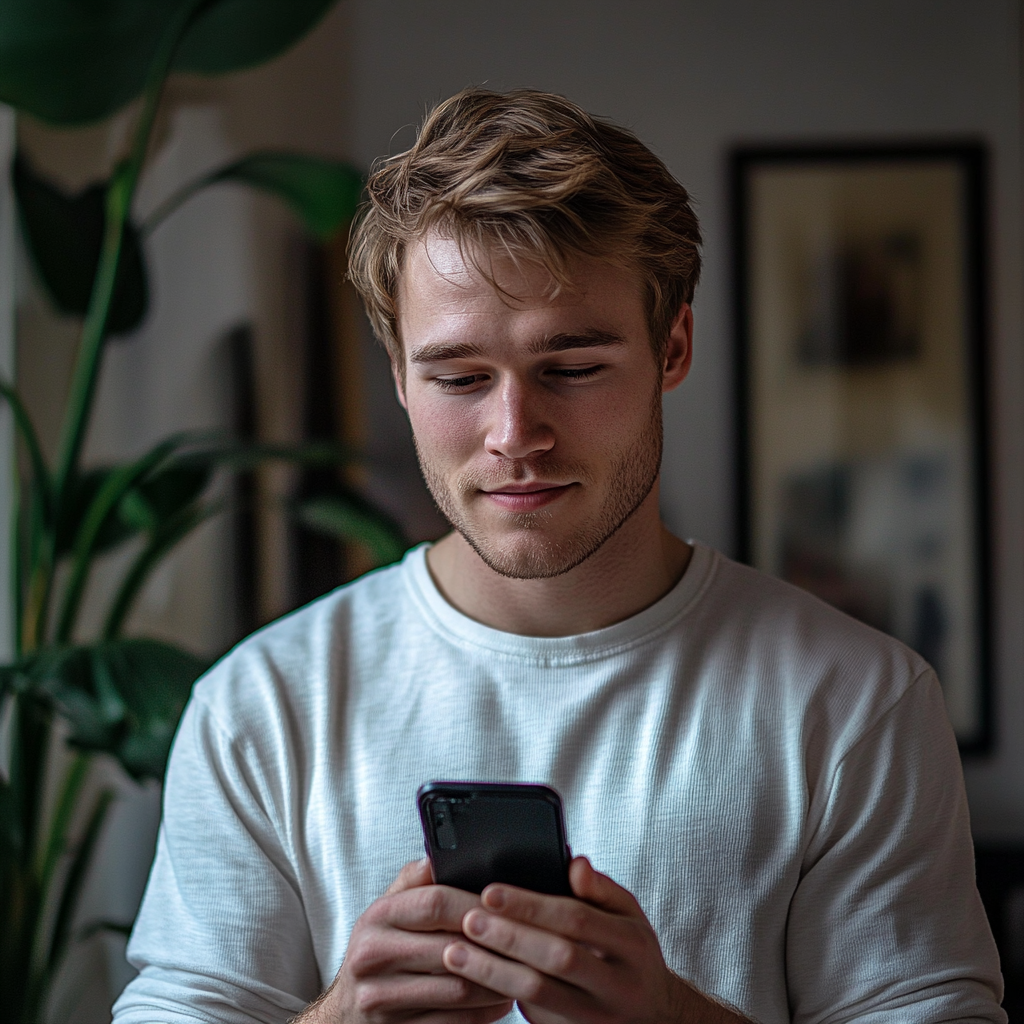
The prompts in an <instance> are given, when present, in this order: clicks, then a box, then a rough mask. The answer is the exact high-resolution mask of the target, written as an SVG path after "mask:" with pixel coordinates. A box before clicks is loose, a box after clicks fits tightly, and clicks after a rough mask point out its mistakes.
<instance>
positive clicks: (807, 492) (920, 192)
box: [732, 144, 991, 752]
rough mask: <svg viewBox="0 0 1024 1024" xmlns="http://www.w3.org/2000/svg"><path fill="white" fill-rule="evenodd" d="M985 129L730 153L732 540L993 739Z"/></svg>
mask: <svg viewBox="0 0 1024 1024" xmlns="http://www.w3.org/2000/svg"><path fill="white" fill-rule="evenodd" d="M985 180H986V155H985V151H984V149H983V147H981V146H980V145H973V144H971V145H927V146H926V145H922V146H914V147H908V146H875V147H863V146H857V147H855V146H847V147H833V148H822V147H813V148H812V147H805V148H793V147H790V148H775V149H771V148H744V149H740V150H737V151H735V152H734V153H733V156H732V187H733V203H734V214H735V220H734V230H735V259H736V264H735V278H736V297H737V310H736V325H737V338H738V345H737V359H736V366H737V390H738V394H737V409H738V419H739V422H738V425H737V426H738V440H739V445H738V447H739V459H738V480H737V483H738V496H739V513H740V514H739V534H740V536H739V538H738V550H739V552H740V556H741V557H742V558H743V559H744V560H745V561H748V562H749V563H750V564H752V565H754V566H756V567H757V568H759V569H762V570H764V571H766V572H769V573H772V574H773V575H776V576H779V577H781V578H783V579H786V580H789V581H790V582H792V583H794V584H796V585H797V586H800V587H803V588H805V589H807V590H809V591H811V592H812V593H814V594H816V595H817V596H819V597H821V598H823V599H824V600H825V601H828V602H829V603H831V604H833V605H835V606H836V607H838V608H841V609H842V610H843V611H845V612H848V613H849V614H851V615H853V616H855V617H856V618H859V619H862V620H863V621H865V622H867V623H869V624H870V625H872V626H876V627H877V628H879V629H881V630H883V631H885V632H886V633H890V634H892V635H893V636H896V637H898V638H899V639H901V640H903V641H904V642H906V643H907V644H909V645H910V646H911V647H913V648H915V649H916V650H917V651H918V652H920V653H921V654H922V655H923V656H924V657H925V658H926V659H927V660H928V661H929V662H931V664H932V665H933V666H934V667H935V668H936V670H937V671H938V674H939V678H940V680H941V681H942V685H943V689H944V693H945V697H946V703H947V707H948V709H949V714H950V718H951V720H952V722H953V726H954V729H955V731H956V734H957V737H958V739H959V741H960V744H961V749H962V750H964V751H972V752H980V751H983V750H985V749H987V748H988V746H989V743H990V734H991V729H990V725H991V722H990V717H991V716H990V688H989V647H990V645H989V637H988V633H989V614H988V587H989V581H988V565H989V555H988V537H987V522H988V510H987V500H986V493H987V467H986V458H985V452H986V427H985V408H986V405H985V320H986V314H985V308H986V303H985V258H984V257H985V242H984V228H985Z"/></svg>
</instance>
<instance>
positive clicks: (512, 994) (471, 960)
mask: <svg viewBox="0 0 1024 1024" xmlns="http://www.w3.org/2000/svg"><path fill="white" fill-rule="evenodd" d="M444 963H445V967H447V968H448V970H449V971H451V973H452V974H453V975H458V976H459V977H461V978H464V979H466V980H468V981H472V982H474V983H475V984H477V985H479V986H481V987H483V988H485V989H488V990H490V991H493V992H499V993H501V994H502V995H505V996H507V997H508V998H510V999H515V1000H517V1001H518V1002H520V1003H536V1004H538V1005H540V1006H543V1007H544V1008H545V1009H546V1010H550V1011H553V1012H556V1013H557V1012H558V1011H559V1010H567V1009H569V1008H575V1009H576V1010H578V1009H579V1006H580V1001H581V1000H587V999H588V998H589V997H588V996H587V994H586V993H584V992H581V991H580V990H579V989H577V988H575V987H573V986H570V985H567V984H566V983H565V982H563V981H559V980H558V979H556V978H552V977H550V976H548V975H546V974H543V973H542V972H540V971H537V970H534V969H533V968H532V967H529V966H528V965H526V964H522V963H518V962H517V961H515V960H507V959H505V958H504V957H501V956H495V954H493V953H490V952H488V951H487V950H485V949H481V948H480V947H479V946H475V945H471V944H470V943H464V942H453V943H452V944H451V945H450V946H449V947H448V948H447V949H446V950H445V952H444Z"/></svg>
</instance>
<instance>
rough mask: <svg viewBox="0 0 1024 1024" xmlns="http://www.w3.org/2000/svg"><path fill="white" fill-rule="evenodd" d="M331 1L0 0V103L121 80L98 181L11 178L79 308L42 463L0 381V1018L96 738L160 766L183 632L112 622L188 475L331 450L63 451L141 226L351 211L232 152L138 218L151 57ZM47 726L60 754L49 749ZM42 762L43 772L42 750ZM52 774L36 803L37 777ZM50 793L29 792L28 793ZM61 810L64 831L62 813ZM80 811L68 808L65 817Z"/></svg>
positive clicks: (63, 121) (41, 989) (77, 101)
mask: <svg viewBox="0 0 1024 1024" xmlns="http://www.w3.org/2000/svg"><path fill="white" fill-rule="evenodd" d="M333 2H334V0H288V2H287V3H282V2H281V0H147V2H146V3H138V2H137V0H105V2H102V3H101V2H99V0H89V2H86V0H5V3H4V4H3V5H2V6H0V101H2V102H6V103H8V104H10V105H11V106H13V107H14V108H15V109H17V110H20V111H24V112H27V113H29V114H31V115H33V116H35V117H37V118H40V119H42V120H44V121H47V122H49V123H51V124H54V125H58V126H72V125H77V124H82V123H86V122H91V121H96V120H100V119H102V118H105V117H107V116H109V115H111V114H112V113H114V112H116V111H118V110H120V109H121V108H122V107H124V106H125V104H127V103H129V102H130V101H133V100H136V99H138V98H140V97H141V102H140V104H139V108H138V113H137V116H136V122H135V127H134V135H133V138H132V141H131V145H130V150H129V152H128V153H127V154H126V155H125V156H124V157H123V159H121V160H119V161H118V162H117V163H116V165H115V167H114V169H113V171H112V173H111V175H110V177H109V179H108V180H107V181H104V182H100V183H98V184H96V185H94V186H92V187H91V188H89V189H86V190H85V191H84V192H82V193H80V194H78V195H67V194H65V193H63V192H62V191H61V190H60V189H58V188H57V187H55V186H54V185H53V184H52V183H50V182H48V181H46V180H45V179H43V178H41V177H39V176H38V175H37V174H36V172H35V171H34V170H33V168H32V167H31V166H30V164H29V163H28V162H26V161H25V160H24V159H22V158H20V157H19V158H16V160H15V162H14V166H13V168H12V181H13V185H14V190H15V195H16V198H17V203H18V208H19V215H20V221H21V226H22V232H23V236H24V238H25V241H26V247H27V249H28V251H29V253H30V254H31V257H32V259H33V262H34V264H35V267H36V270H37V271H38V274H39V277H40V278H41V280H42V281H43V283H44V284H45V286H46V290H47V291H48V292H49V294H50V297H51V298H52V300H53V302H54V304H55V305H56V307H57V308H58V309H59V310H61V311H62V312H64V313H70V314H77V315H79V316H80V317H81V318H82V327H81V336H80V342H79V347H78V352H77V357H76V365H75V370H74V376H73V381H72V385H71V391H70V396H69V399H68V403H67V407H66V410H65V414H64V419H63V428H62V435H61V440H60V446H59V451H58V454H57V458H56V460H55V464H53V465H49V464H48V463H47V460H46V458H45V457H44V454H43V451H42V448H41V446H40V443H39V440H38V437H37V434H36V431H35V429H34V427H33V423H32V419H31V417H30V415H29V412H28V410H27V409H26V407H25V405H24V403H23V402H22V400H21V398H20V397H19V395H18V393H17V391H16V389H15V388H14V386H13V385H12V383H11V382H9V381H0V396H2V398H3V399H4V400H5V401H6V402H7V403H8V405H9V406H10V408H11V410H12V411H13V414H14V420H15V425H16V431H17V434H18V438H19V441H20V445H21V448H22V451H23V455H24V459H23V462H24V463H25V464H26V465H27V467H28V470H27V472H25V473H23V474H22V479H20V480H18V481H17V482H16V491H17V493H16V494H15V497H14V514H13V520H14V534H13V538H12V554H13V559H12V561H13V574H12V580H11V586H12V594H13V607H14V609H15V615H16V622H15V623H14V626H15V635H16V650H15V652H14V659H13V661H12V662H11V663H10V664H7V665H5V666H2V667H0V702H3V704H4V705H5V706H6V708H7V711H8V714H9V716H10V717H9V727H10V733H9V743H8V747H9V757H8V763H7V764H5V765H0V1006H2V1007H3V1008H4V1013H5V1019H9V1020H12V1021H19V1022H32V1021H37V1020H40V1019H41V1018H42V1015H43V1013H44V1007H45V1002H46V999H47V996H48V993H49V991H50V989H51V987H52V984H53V981H54V978H55V976H56V972H57V970H58V968H59V966H60V964H61V962H62V959H63V957H64V955H65V954H66V953H67V951H68V949H69V948H70V946H71V945H72V944H73V942H74V941H75V940H76V938H77V936H76V935H75V934H74V932H73V922H74V918H75V911H76V905H77V900H78V895H79V892H80V889H81V885H82V881H83V878H84V876H85V874H86V871H87V869H88V867H89V863H90V858H91V855H92V852H93V850H94V848H95V844H96V841H97V838H98V836H99V835H100V832H101V829H102V827H103V824H104V821H105V818H106V815H107V811H108V808H109V805H110V801H111V799H112V794H111V793H110V792H108V791H102V792H100V793H99V795H98V796H97V797H95V799H94V800H93V802H92V803H91V805H90V806H89V807H87V808H84V809H83V808H82V807H80V804H81V801H82V798H83V794H84V793H85V792H87V790H86V789H85V788H84V786H85V782H86V780H87V777H88V774H89V771H90V766H91V764H92V761H93V759H94V757H95V756H96V754H97V753H100V752H103V753H106V754H110V755H113V756H114V757H115V758H116V759H117V760H118V761H119V762H120V763H121V765H123V767H124V769H125V770H126V771H127V772H128V773H129V774H130V775H131V776H133V777H135V778H139V779H141V778H145V777H152V778H157V779H159V778H161V777H162V774H163V770H164V766H165V762H166V758H167V753H168V749H169V745H170V740H171V737H172V735H173V732H174V728H175V726H176V724H177V720H178V717H179V715H180V713H181V710H182V708H183V706H184V703H185V701H186V699H187V696H188V693H189V691H190V689H191V686H192V683H193V682H194V680H195V679H196V677H197V676H198V675H199V674H200V672H201V671H202V670H203V669H204V668H205V667H206V665H205V662H204V661H203V660H202V659H200V658H197V657H196V656H194V655H193V654H191V653H189V652H188V651H185V650H182V649H180V648H177V647H174V646H172V645H169V644H166V643H162V642H159V641H157V640H154V639H149V638H145V637H135V636H131V637H126V636H124V635H123V629H124V625H125V621H126V619H127V617H128V614H129V612H130V611H131V609H132V606H133V603H134V601H135V599H136V597H137V596H138V594H139V593H140V591H141V589H142V587H143V585H144V584H145V582H146V580H147V579H148V577H149V575H150V573H151V571H152V570H153V568H154V567H155V566H156V565H157V564H159V562H160V561H161V560H162V559H163V558H164V556H165V555H166V554H167V553H168V552H169V551H170V550H171V549H172V548H173V547H174V546H175V545H176V544H177V543H178V542H179V541H181V540H182V539H183V538H184V537H186V536H187V535H188V534H190V533H191V532H192V531H193V530H194V529H195V528H196V527H197V526H198V525H199V524H200V523H202V522H203V521H205V520H206V519H207V518H209V516H211V515H213V514H215V513H216V512H217V511H218V509H219V506H218V504H217V503H216V501H215V500H214V499H212V498H211V497H210V496H209V488H208V485H209V483H210V480H211V477H212V475H213V474H214V472H215V471H216V470H217V469H218V468H221V467H225V466H226V467H228V468H234V469H240V468H251V467H252V466H254V465H256V464H258V463H259V462H261V461H263V460H266V459H285V460H291V461H297V462H302V463H306V464H311V463H315V464H321V465H323V464H333V463H338V462H341V461H344V460H345V458H346V457H347V456H346V454H345V453H344V452H343V451H341V450H339V449H338V448H337V447H336V446H333V445H329V444H320V445H317V444H308V445H305V446H298V447H286V446H277V447H274V446H266V445H263V446H261V445H257V444H252V443H248V444H247V443H241V442H239V441H233V440H230V439H225V438H218V437H214V436H209V435H195V434H180V435H176V436H174V437H170V438H167V439H166V440H164V441H163V442H161V443H160V444H158V445H157V446H156V447H154V448H153V449H152V450H150V451H148V452H145V453H144V454H143V455H141V456H140V457H138V458H136V459H133V460H131V461H128V462H125V463H123V464H120V465H113V466H103V467H92V468H83V466H82V458H81V456H82V447H83V442H84V439H85V437H86V434H87V431H88V428H89V423H90V417H91V413H92V410H93V405H94V396H95V392H96V383H97V379H98V376H99V373H100V370H101V365H102V359H103V353H104V348H105V345H106V344H107V342H108V339H109V338H110V337H111V335H113V334H117V333H124V332H128V331H131V330H132V329H134V328H135V327H136V326H137V325H138V324H139V323H140V322H141V321H142V319H143V318H144V316H145V313H146V305H147V285H146V261H145V254H144V249H145V237H146V235H148V233H149V232H150V231H152V230H153V229H154V228H155V227H156V226H157V225H158V224H159V223H160V222H161V221H162V220H163V219H164V218H166V217H168V216H170V215H171V214H172V213H173V212H174V210H176V209H177V208H178V206H180V205H181V204H182V203H183V202H185V201H186V200H187V199H188V198H190V197H191V196H192V195H194V194H195V193H196V192H197V191H199V190H200V189H202V188H203V187H205V186H207V185H209V184H211V183H213V182H215V181H223V180H234V181H239V182H243V183H247V184H249V185H252V186H254V187H257V188H260V189H263V190H267V191H270V192H272V193H274V194H276V195H278V196H279V197H280V198H282V199H283V200H284V201H285V202H287V203H288V204H290V205H291V206H292V207H293V208H294V210H295V211H296V212H297V213H298V214H299V216H300V218H301V219H302V220H303V222H304V223H305V225H306V227H307V228H308V229H309V230H310V231H311V232H312V233H314V234H315V235H319V236H321V237H326V236H328V235H330V234H332V233H333V232H334V231H336V230H338V229H339V228H340V227H341V226H343V225H344V224H345V223H346V222H347V221H348V220H349V219H350V218H351V216H352V213H353V212H354V209H355V205H356V203H357V201H358V197H359V194H360V191H361V188H362V178H361V175H360V174H359V172H358V171H357V170H356V169H354V168H352V167H349V166H347V165H344V164H339V163H334V162H330V161H325V160H318V159H314V158H310V157H305V156H301V155H298V154H292V153H280V152H264V153H254V154H251V155H249V156H247V157H243V158H242V159H240V160H236V161H234V162H232V163H231V164H229V165H227V166H225V167H222V168H219V169H218V170H216V171H214V172H212V173H210V174H208V175H206V176H204V177H203V178H202V179H200V180H197V181H195V182H192V183H190V184H188V185H186V186H185V187H184V188H183V189H182V190H181V191H180V192H178V193H177V194H176V195H174V196H171V197H170V198H169V199H168V200H167V201H166V202H165V203H164V204H163V205H162V206H161V207H160V208H159V209H158V210H156V212H155V213H154V214H153V215H152V216H151V217H150V219H149V221H148V222H147V223H145V224H138V223H136V221H135V219H134V217H133V212H132V202H133V197H134V194H135V190H136V185H137V183H138V182H139V178H140V175H141V174H142V172H143V170H144V165H145V161H146V155H147V149H148V146H149V143H150V136H151V133H152V130H153V124H154V118H155V115H156V112H157V108H158V105H159V102H160V96H161V91H162V88H163V85H164V83H165V81H166V79H167V77H168V75H169V74H171V73H172V72H174V71H175V70H187V71H194V72H200V73H206V74H220V73H224V72H229V71H232V70H235V69H238V68H243V67H249V66H253V65H255V64H258V63H260V62H262V61H265V60H268V59H269V58H271V57H274V56H276V55H277V54H279V53H281V52H282V51H284V50H285V49H287V48H288V47H289V46H290V45H291V44H292V43H293V42H295V41H296V40H297V39H299V38H300V37H301V36H302V35H304V34H305V33H306V32H307V31H308V30H310V29H311V28H312V27H313V26H314V25H315V24H316V23H317V22H318V21H319V19H320V18H321V17H322V16H323V14H324V13H325V12H326V11H327V9H328V8H329V7H331V6H332V4H333ZM298 512H299V513H300V514H301V515H303V516H304V517H305V519H306V520H307V521H308V522H309V523H310V524H312V525H314V526H317V527H319V528H321V529H327V530H331V531H333V532H335V533H337V534H338V535H341V536H345V537H350V538H355V539H358V540H360V541H361V542H363V543H364V544H365V545H367V546H368V547H369V548H370V549H371V551H372V552H373V554H374V555H375V557H376V560H377V561H378V562H385V561H390V560H391V559H393V558H394V557H397V555H399V554H400V553H401V551H402V548H403V544H402V538H401V535H400V532H399V531H398V530H397V529H396V528H395V527H394V526H393V525H392V524H391V523H390V522H389V521H388V520H387V518H386V517H385V516H383V515H382V514H381V513H380V512H378V511H377V510H376V509H374V508H373V507H372V506H371V505H369V504H368V503H367V502H366V501H364V500H362V499H361V498H360V497H359V495H358V494H356V493H355V492H353V491H351V490H349V489H346V488H345V487H344V485H343V484H342V483H341V482H340V477H339V485H338V491H337V493H336V494H333V495H328V496H326V497H323V496H321V497H319V498H317V499H316V501H315V502H313V503H311V504H310V505H309V506H308V507H305V508H300V509H298ZM129 541H133V542H134V544H135V549H134V550H135V553H134V556H133V558H131V559H129V560H128V562H127V565H126V568H125V569H124V572H123V576H122V578H121V580H120V583H119V586H118V587H117V588H116V591H115V595H114V597H113V600H112V601H111V603H110V605H109V607H108V608H107V609H106V616H105V621H104V624H103V626H102V628H101V630H100V632H99V635H97V636H90V637H82V636H81V635H80V628H79V614H80V611H81V607H82V601H83V597H84V594H85V591H86V586H87V583H88V581H89V578H90V572H91V569H92V566H93V564H94V562H95V560H96V558H97V557H98V556H99V555H101V554H102V553H104V552H107V551H109V550H111V549H112V548H114V547H116V546H118V545H121V544H124V543H126V542H129ZM58 723H61V724H62V729H63V732H64V733H65V734H67V735H68V736H69V743H70V746H71V749H72V751H73V754H72V756H71V757H70V758H65V759H63V760H60V759H58V760H56V761H55V760H54V759H53V758H52V757H51V756H50V753H51V747H52V746H53V744H54V743H55V742H57V741H58V740H57V737H58V736H59V735H60V733H59V732H58V728H57V726H58ZM55 763H56V764H60V765H62V766H63V767H61V769H60V776H61V777H59V778H56V779H54V778H48V776H47V772H48V765H52V764H55ZM47 792H52V793H55V794H56V795H55V798H54V799H53V800H49V801H48V800H45V799H44V794H45V793H47ZM51 804H52V809H51V810H49V811H47V810H46V808H47V807H50V805H51ZM76 821H78V822H79V827H78V828H77V829H75V828H74V827H73V826H74V823H75V822H76ZM82 821H84V826H82V825H81V822H82Z"/></svg>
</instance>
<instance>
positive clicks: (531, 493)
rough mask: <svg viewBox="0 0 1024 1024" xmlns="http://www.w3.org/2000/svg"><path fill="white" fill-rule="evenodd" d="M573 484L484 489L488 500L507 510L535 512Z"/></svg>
mask: <svg viewBox="0 0 1024 1024" xmlns="http://www.w3.org/2000/svg"><path fill="white" fill-rule="evenodd" d="M575 486H576V485H575V484H546V483H530V484H508V485H506V486H504V487H499V488H497V489H496V490H493V491H484V492H483V494H484V496H485V497H486V498H487V500H488V501H491V502H493V503H494V504H495V505H497V506H498V507H499V508H502V509H504V510H505V511H507V512H535V511H537V509H540V508H544V507H545V506H546V505H550V504H551V503H552V502H554V501H557V500H558V499H559V498H561V497H562V496H563V495H565V494H566V493H568V491H569V490H570V489H571V488H572V487H575Z"/></svg>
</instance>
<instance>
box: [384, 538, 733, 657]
mask: <svg viewBox="0 0 1024 1024" xmlns="http://www.w3.org/2000/svg"><path fill="white" fill-rule="evenodd" d="M688 543H689V544H690V545H691V546H692V547H693V555H692V556H691V557H690V562H689V564H688V565H687V567H686V571H685V572H684V573H683V576H682V578H681V579H680V580H679V582H678V583H677V584H676V585H675V586H674V587H673V588H672V589H671V590H670V591H669V592H668V593H667V594H666V595H665V596H664V597H662V598H660V599H659V600H658V601H655V603H654V604H652V605H651V606H650V607H648V608H645V609H644V610H643V611H640V612H637V613H636V615H631V616H630V617H629V618H628V619H624V620H623V621H622V622H616V623H615V624H614V625H611V626H606V627H605V628H604V629H597V630H594V631H592V632H589V633H578V634H574V635H572V636H557V637H546V636H522V635H520V634H519V633H508V632H505V631H504V630H500V629H494V628H493V627H492V626H485V625H484V624H483V623H482V622H477V621H476V620H475V619H471V618H470V617H469V616H468V615H464V614H463V613H462V612H460V611H459V610H458V609H457V608H455V607H454V606H453V605H451V604H449V603H448V600H447V599H446V598H445V597H444V596H443V595H442V593H441V592H440V590H438V588H437V584H436V583H435V582H434V578H433V576H431V574H430V569H429V568H428V567H427V551H428V550H429V548H430V546H431V545H430V544H429V543H427V544H421V545H419V546H418V547H415V548H413V549H412V550H411V551H409V552H408V553H407V554H406V556H405V558H404V559H403V560H402V566H403V569H404V570H405V573H404V575H405V580H406V584H407V587H408V590H409V592H410V594H411V596H412V598H413V600H414V602H415V603H416V605H417V606H418V608H419V610H420V612H421V613H422V615H423V617H424V619H425V620H426V622H427V624H428V625H429V626H431V627H432V628H433V629H434V630H435V631H436V632H437V633H439V634H441V635H442V636H444V637H446V638H447V639H448V640H450V641H451V642H453V643H456V644H458V645H459V646H463V647H468V648H475V649H478V650H479V649H481V648H482V649H484V650H487V651H490V652H493V653H494V654H496V655H500V656H503V657H506V658H516V659H522V660H527V661H532V662H540V663H543V664H547V665H552V664H562V665H565V664H573V663H579V662H586V661H592V660H597V659H600V658H605V657H608V656H609V655H612V654H618V653H621V652H623V651H625V650H628V649H629V648H632V647H636V646H638V645H640V644H643V643H646V642H648V641H650V640H653V639H655V638H656V637H658V636H660V635H661V634H662V633H664V632H665V631H666V630H667V629H669V628H670V627H671V626H673V625H675V624H676V623H677V622H678V621H679V620H680V619H682V618H683V617H684V616H685V615H686V614H687V613H688V612H689V611H690V609H691V608H692V607H693V606H694V605H695V604H696V603H697V601H698V599H699V598H700V597H701V595H702V594H703V592H704V591H705V590H706V589H707V587H708V586H709V585H710V583H711V580H712V578H713V576H714V574H715V570H716V568H717V565H718V560H719V555H718V552H717V551H715V550H714V549H713V548H709V547H708V546H707V545H705V544H701V543H700V542H699V541H692V540H691V541H689V542H688Z"/></svg>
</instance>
